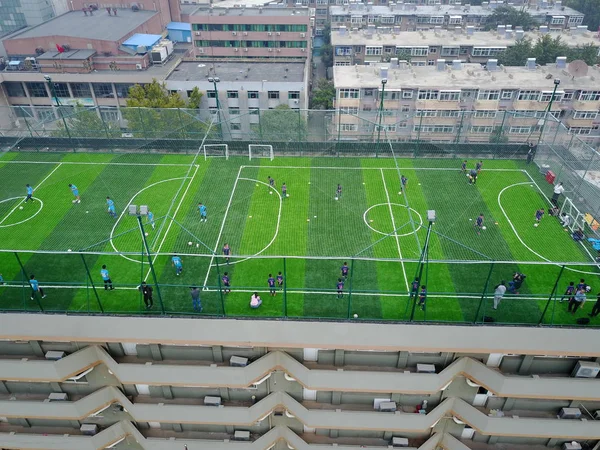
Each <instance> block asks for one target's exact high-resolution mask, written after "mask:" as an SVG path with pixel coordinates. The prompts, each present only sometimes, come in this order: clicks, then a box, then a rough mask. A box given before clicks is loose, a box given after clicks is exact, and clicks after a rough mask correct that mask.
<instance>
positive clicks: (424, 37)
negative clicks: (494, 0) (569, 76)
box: [331, 27, 600, 47]
mask: <svg viewBox="0 0 600 450" xmlns="http://www.w3.org/2000/svg"><path fill="white" fill-rule="evenodd" d="M384 31H387V32H384ZM541 36H543V34H542V33H540V32H538V31H535V32H525V33H524V37H525V38H529V39H531V40H532V41H534V42H535V41H537V40H538V38H540V37H541ZM550 36H551V37H552V38H556V37H558V36H560V38H561V41H562V42H563V43H565V44H567V45H568V46H569V47H576V46H578V45H586V44H594V45H597V46H599V45H600V41H599V40H598V38H597V37H596V36H597V33H591V32H589V31H588V32H585V33H582V34H576V33H567V32H565V31H563V32H562V33H551V34H550ZM516 41H517V38H516V35H515V32H514V30H513V32H512V36H511V37H510V38H508V39H507V38H506V37H505V36H504V35H499V34H498V33H497V32H495V31H475V32H474V33H473V34H472V35H467V34H466V32H465V30H464V29H463V30H462V32H461V33H456V32H455V31H452V30H444V29H441V30H428V31H400V32H397V33H394V34H392V32H391V30H390V29H389V28H388V29H387V30H384V27H379V28H378V29H377V32H376V33H375V34H372V35H371V37H370V38H369V37H367V32H366V30H365V29H360V30H356V31H352V30H351V29H350V30H346V32H345V33H344V34H343V35H342V34H340V33H339V31H332V32H331V44H332V45H334V46H336V45H368V46H378V45H386V46H398V47H427V46H446V47H452V46H460V45H463V46H481V47H507V46H511V45H514V44H515V42H516Z"/></svg>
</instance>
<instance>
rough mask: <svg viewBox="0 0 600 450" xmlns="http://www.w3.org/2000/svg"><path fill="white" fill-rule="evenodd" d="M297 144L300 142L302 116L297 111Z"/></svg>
mask: <svg viewBox="0 0 600 450" xmlns="http://www.w3.org/2000/svg"><path fill="white" fill-rule="evenodd" d="M298 142H302V116H301V115H300V110H298Z"/></svg>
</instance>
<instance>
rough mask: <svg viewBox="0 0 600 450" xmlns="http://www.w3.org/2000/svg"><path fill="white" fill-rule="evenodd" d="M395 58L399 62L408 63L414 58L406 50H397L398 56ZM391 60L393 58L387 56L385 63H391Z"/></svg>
mask: <svg viewBox="0 0 600 450" xmlns="http://www.w3.org/2000/svg"><path fill="white" fill-rule="evenodd" d="M394 58H398V61H408V62H410V60H411V59H412V56H411V54H410V53H409V52H407V51H406V50H397V51H396V55H395V56H394ZM391 59H392V57H391V56H386V58H385V62H390V60H391Z"/></svg>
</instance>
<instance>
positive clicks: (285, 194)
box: [281, 183, 287, 199]
mask: <svg viewBox="0 0 600 450" xmlns="http://www.w3.org/2000/svg"><path fill="white" fill-rule="evenodd" d="M281 196H282V197H283V199H285V198H286V197H287V186H286V184H285V183H283V184H282V185H281Z"/></svg>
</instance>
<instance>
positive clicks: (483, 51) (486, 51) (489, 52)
mask: <svg viewBox="0 0 600 450" xmlns="http://www.w3.org/2000/svg"><path fill="white" fill-rule="evenodd" d="M505 50H506V47H473V51H472V52H471V55H472V56H498V55H499V54H500V53H502V52H503V51H505Z"/></svg>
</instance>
